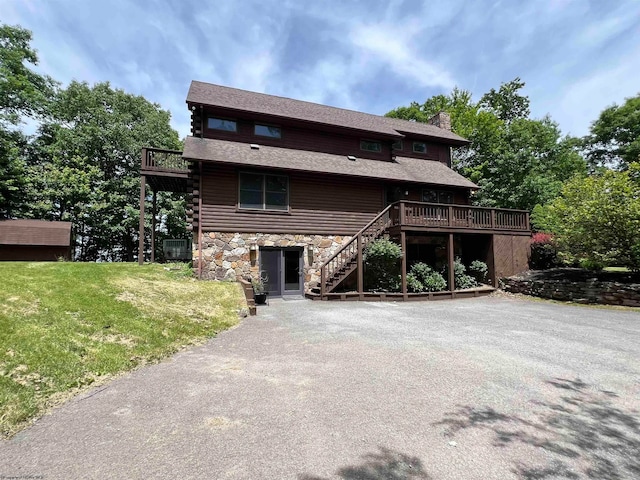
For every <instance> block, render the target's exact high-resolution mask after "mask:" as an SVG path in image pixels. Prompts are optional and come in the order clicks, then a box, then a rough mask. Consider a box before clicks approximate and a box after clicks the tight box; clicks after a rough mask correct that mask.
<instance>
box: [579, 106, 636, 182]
mask: <svg viewBox="0 0 640 480" xmlns="http://www.w3.org/2000/svg"><path fill="white" fill-rule="evenodd" d="M590 132H591V134H590V135H588V136H587V137H585V144H586V149H587V152H588V153H587V158H588V160H589V163H590V165H591V166H592V167H603V166H604V167H607V166H608V167H613V168H617V169H621V170H624V169H626V168H628V166H629V164H630V163H632V162H638V161H640V94H638V95H637V96H635V97H632V98H627V99H626V101H625V103H624V105H622V106H618V105H613V106H611V107H609V108H606V109H604V110H603V111H602V112H601V113H600V116H599V117H598V119H597V120H596V121H594V122H593V123H592V124H591V129H590Z"/></svg>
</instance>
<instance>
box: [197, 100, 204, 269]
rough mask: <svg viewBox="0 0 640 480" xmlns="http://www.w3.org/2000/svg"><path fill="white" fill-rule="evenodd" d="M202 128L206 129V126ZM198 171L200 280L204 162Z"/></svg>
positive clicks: (200, 266) (199, 165)
mask: <svg viewBox="0 0 640 480" xmlns="http://www.w3.org/2000/svg"><path fill="white" fill-rule="evenodd" d="M200 112H202V107H200ZM201 130H203V131H204V126H203V128H202V129H201ZM198 173H199V174H200V180H199V182H198V280H202V247H203V245H202V177H204V172H203V171H202V162H198Z"/></svg>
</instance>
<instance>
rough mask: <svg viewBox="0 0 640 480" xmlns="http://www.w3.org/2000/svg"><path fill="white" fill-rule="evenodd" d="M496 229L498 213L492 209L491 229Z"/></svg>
mask: <svg viewBox="0 0 640 480" xmlns="http://www.w3.org/2000/svg"><path fill="white" fill-rule="evenodd" d="M495 228H496V211H495V209H493V208H492V209H491V229H492V230H495Z"/></svg>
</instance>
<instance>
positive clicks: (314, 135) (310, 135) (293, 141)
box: [204, 114, 437, 161]
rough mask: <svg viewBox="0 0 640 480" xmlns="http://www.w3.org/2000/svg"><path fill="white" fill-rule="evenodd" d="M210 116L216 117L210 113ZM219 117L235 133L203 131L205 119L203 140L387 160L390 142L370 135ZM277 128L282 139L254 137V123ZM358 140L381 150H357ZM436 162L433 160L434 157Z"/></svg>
mask: <svg viewBox="0 0 640 480" xmlns="http://www.w3.org/2000/svg"><path fill="white" fill-rule="evenodd" d="M210 116H216V115H215V114H210ZM217 116H218V117H220V118H229V119H231V120H235V121H236V122H237V128H238V131H237V132H225V131H221V130H213V129H209V128H206V125H207V120H206V117H207V115H205V120H204V125H205V129H204V136H205V138H218V139H222V140H231V141H234V142H245V143H257V144H259V145H271V146H274V147H283V148H293V149H299V150H308V151H313V152H324V153H332V154H336V155H345V156H346V155H354V156H356V157H360V158H370V159H372V160H384V161H391V143H390V140H388V139H380V138H376V137H375V136H371V135H356V134H354V135H344V134H342V135H341V134H337V133H331V132H323V131H320V130H318V129H315V130H311V129H305V128H303V127H301V126H296V125H290V124H280V123H273V122H269V121H265V122H262V121H257V122H256V121H254V120H253V119H243V118H238V117H228V116H224V115H217ZM255 123H260V124H264V125H274V126H279V127H281V129H282V138H270V137H264V136H261V135H255V134H254V124H255ZM360 140H374V141H380V142H381V144H382V151H381V152H380V153H376V152H369V151H366V150H360ZM436 160H437V158H436Z"/></svg>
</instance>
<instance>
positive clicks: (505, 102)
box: [479, 77, 530, 123]
mask: <svg viewBox="0 0 640 480" xmlns="http://www.w3.org/2000/svg"><path fill="white" fill-rule="evenodd" d="M524 85H525V83H524V82H523V81H522V80H520V78H519V77H516V78H515V79H513V80H511V81H510V82H507V83H503V84H502V85H500V88H499V89H498V91H496V90H495V89H494V88H492V89H491V90H489V92H487V93H485V94H484V95H483V96H482V98H481V99H480V102H479V105H480V106H481V107H483V108H486V109H487V110H488V111H490V112H491V113H493V114H494V115H495V116H496V117H498V118H499V119H500V120H502V121H503V122H506V123H509V122H512V121H514V120H517V119H525V118H529V113H530V110H529V104H530V101H529V97H525V96H523V95H520V94H519V91H520V89H521V88H523V87H524Z"/></svg>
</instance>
